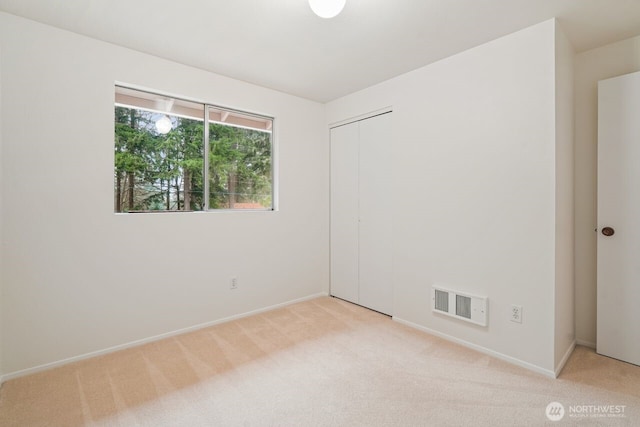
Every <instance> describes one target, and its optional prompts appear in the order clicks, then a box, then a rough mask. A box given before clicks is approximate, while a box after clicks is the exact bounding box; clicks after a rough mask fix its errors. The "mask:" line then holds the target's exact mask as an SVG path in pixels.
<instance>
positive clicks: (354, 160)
mask: <svg viewBox="0 0 640 427" xmlns="http://www.w3.org/2000/svg"><path fill="white" fill-rule="evenodd" d="M358 139H359V132H358V123H351V124H348V125H345V126H340V127H337V128H333V129H331V295H333V296H335V297H338V298H342V299H345V300H347V301H351V302H354V303H356V304H357V303H358V283H359V278H358V264H359V261H358V259H359V255H358Z"/></svg>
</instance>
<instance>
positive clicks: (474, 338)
mask: <svg viewBox="0 0 640 427" xmlns="http://www.w3.org/2000/svg"><path fill="white" fill-rule="evenodd" d="M555 43H556V40H555V21H553V20H552V21H548V22H544V23H541V24H539V25H536V26H533V27H530V28H527V29H524V30H522V31H519V32H517V33H514V34H511V35H509V36H507V37H503V38H501V39H498V40H495V41H493V42H491V43H487V44H485V45H482V46H479V47H477V48H474V49H471V50H468V51H466V52H463V53H461V54H458V55H456V56H453V57H450V58H447V59H445V60H442V61H440V62H438V63H435V64H432V65H429V66H427V67H424V68H421V69H418V70H415V71H413V72H411V73H408V74H405V75H402V76H399V77H397V78H394V79H391V80H389V81H386V82H384V83H382V84H379V85H376V86H374V87H371V88H368V89H365V90H363V91H361V92H358V93H355V94H352V95H349V96H346V97H344V98H341V99H339V100H336V101H334V102H331V103H329V104H328V105H327V120H328V123H334V122H338V121H341V120H344V119H347V118H349V117H353V116H357V115H360V114H363V113H365V112H367V111H374V110H377V109H380V108H383V107H385V106H388V105H392V106H393V111H394V113H393V120H394V123H393V127H394V131H393V133H394V139H393V141H392V143H393V145H394V149H393V151H394V154H393V164H392V170H393V180H394V195H393V198H392V199H391V200H390V201H389V202H390V203H392V205H393V206H396V207H397V208H396V210H395V217H394V230H395V231H394V233H395V235H394V270H395V272H394V285H395V306H394V317H395V318H396V319H399V320H402V321H406V322H409V323H412V324H414V325H418V326H419V327H422V328H425V329H429V330H432V331H435V332H436V333H439V334H443V335H446V336H449V337H452V338H454V339H457V340H461V341H464V342H466V343H468V344H470V345H473V346H476V347H480V348H484V349H487V350H489V351H490V352H493V353H494V354H499V355H502V356H504V357H505V358H511V360H514V361H517V362H519V363H521V364H524V365H527V366H530V367H533V368H534V369H537V370H540V371H543V372H546V373H548V374H553V371H554V370H555V368H556V364H555V353H554V349H555V347H556V343H555V338H554V334H555V325H554V318H555V313H554V302H555V299H556V295H555V281H556V256H555V250H556V245H557V244H558V242H557V241H556V234H557V233H556V225H557V224H556V206H555V205H556V163H555V162H556V155H557V153H556V145H555V140H556V128H555V122H556V115H555V111H556V110H555V103H556V98H555V96H556V91H555V81H556V72H555ZM563 111H564V110H563ZM564 246H566V245H564V244H563V247H564ZM566 268H567V270H566V271H570V270H571V267H570V266H568V267H566ZM563 280H569V279H568V277H565V278H563ZM434 283H440V284H445V285H447V286H448V287H450V288H454V289H460V290H463V291H467V292H470V293H473V294H478V295H486V296H488V297H489V299H490V308H489V325H488V327H486V328H483V327H479V326H474V325H471V324H468V323H464V322H461V321H457V320H455V319H451V318H447V317H442V316H439V315H437V314H433V313H432V312H431V310H430V308H429V306H430V288H431V285H432V284H434ZM511 304H519V305H522V306H523V307H524V310H523V323H522V324H517V323H512V322H510V321H509V316H510V308H511ZM562 304H563V305H568V303H567V302H562Z"/></svg>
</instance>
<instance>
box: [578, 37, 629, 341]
mask: <svg viewBox="0 0 640 427" xmlns="http://www.w3.org/2000/svg"><path fill="white" fill-rule="evenodd" d="M635 71H640V36H639V37H634V38H631V39H628V40H623V41H620V42H617V43H613V44H610V45H607V46H604V47H601V48H598V49H593V50H590V51H587V52H582V53H580V54H578V55H576V60H575V153H574V154H575V208H576V222H575V264H576V302H575V304H576V338H577V341H578V343H580V344H585V345H589V346H592V347H595V343H596V233H595V232H594V230H595V228H596V226H597V222H596V214H597V198H596V197H597V194H596V188H597V185H596V184H597V170H596V167H597V142H598V131H597V129H598V127H597V126H598V89H597V82H598V81H599V80H603V79H607V78H610V77H616V76H620V75H623V74H628V73H632V72H635Z"/></svg>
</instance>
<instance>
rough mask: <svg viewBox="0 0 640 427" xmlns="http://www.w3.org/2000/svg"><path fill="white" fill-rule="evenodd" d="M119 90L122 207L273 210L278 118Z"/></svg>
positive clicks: (117, 187)
mask: <svg viewBox="0 0 640 427" xmlns="http://www.w3.org/2000/svg"><path fill="white" fill-rule="evenodd" d="M115 92H116V93H115V147H114V159H115V161H114V210H115V212H160V211H203V210H205V211H206V210H210V209H260V210H272V209H273V173H272V170H273V149H272V148H273V147H272V146H273V143H272V128H273V118H270V117H262V116H257V115H252V114H248V113H243V112H239V111H234V110H229V109H225V108H220V107H216V106H213V105H207V104H201V103H196V102H191V101H186V100H182V99H178V98H171V97H166V96H161V95H157V94H153V93H149V92H142V91H139V90H134V89H129V88H125V87H121V86H116V90H115ZM205 117H206V120H205Z"/></svg>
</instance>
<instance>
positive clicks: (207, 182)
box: [202, 105, 209, 211]
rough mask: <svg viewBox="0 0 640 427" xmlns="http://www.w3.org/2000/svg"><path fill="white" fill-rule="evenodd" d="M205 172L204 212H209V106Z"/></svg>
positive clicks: (205, 116)
mask: <svg viewBox="0 0 640 427" xmlns="http://www.w3.org/2000/svg"><path fill="white" fill-rule="evenodd" d="M203 151H204V162H203V163H204V171H203V173H202V180H203V181H204V182H203V184H204V185H203V191H204V195H203V199H204V211H208V210H209V106H208V105H205V106H204V150H203Z"/></svg>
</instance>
